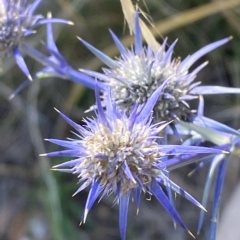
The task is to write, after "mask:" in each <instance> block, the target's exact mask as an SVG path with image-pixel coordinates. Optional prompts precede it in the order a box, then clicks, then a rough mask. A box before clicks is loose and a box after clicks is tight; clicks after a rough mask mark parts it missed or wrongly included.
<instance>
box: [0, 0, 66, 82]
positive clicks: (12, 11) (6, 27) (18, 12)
mask: <svg viewBox="0 0 240 240" xmlns="http://www.w3.org/2000/svg"><path fill="white" fill-rule="evenodd" d="M40 2H41V0H34V1H33V3H31V4H30V3H28V0H1V1H0V59H3V58H5V57H8V56H12V55H13V56H14V58H15V60H16V63H17V64H18V66H19V67H20V69H21V70H22V71H23V72H24V74H25V75H26V76H27V77H28V79H29V80H32V77H31V75H30V73H29V70H28V68H27V66H26V63H25V61H24V59H23V57H22V55H21V53H20V50H19V45H20V43H21V42H22V41H23V39H24V38H26V37H27V36H29V35H32V34H34V33H35V32H36V31H35V30H34V28H35V27H36V26H39V25H42V24H45V23H47V22H49V20H47V19H45V18H44V17H43V16H42V15H39V14H37V15H34V12H35V10H36V8H37V7H38V5H39V3H40ZM51 21H52V22H59V23H70V22H69V21H65V20H61V19H52V20H51Z"/></svg>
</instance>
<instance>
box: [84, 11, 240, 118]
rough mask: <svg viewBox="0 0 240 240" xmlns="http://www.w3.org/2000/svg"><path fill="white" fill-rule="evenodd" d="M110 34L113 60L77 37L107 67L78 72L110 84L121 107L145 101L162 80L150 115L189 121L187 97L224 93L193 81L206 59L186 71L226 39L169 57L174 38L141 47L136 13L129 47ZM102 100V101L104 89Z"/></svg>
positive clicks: (188, 99)
mask: <svg viewBox="0 0 240 240" xmlns="http://www.w3.org/2000/svg"><path fill="white" fill-rule="evenodd" d="M111 35H112V38H113V40H114V42H115V44H116V46H117V48H118V49H119V51H120V56H119V57H118V58H116V59H114V60H113V59H111V58H110V57H108V56H107V55H105V54H104V53H102V52H100V51H99V50H97V49H96V48H94V47H93V46H91V45H90V44H89V43H87V42H86V41H84V40H82V39H81V41H82V42H83V44H84V45H85V46H86V47H87V48H88V49H89V50H91V51H92V52H93V53H94V54H95V55H96V56H97V57H98V58H100V59H101V60H102V61H103V62H104V63H105V64H106V65H107V67H108V68H103V72H104V73H103V74H101V73H97V72H94V71H90V70H81V71H83V72H84V73H87V74H89V75H91V76H93V77H96V78H97V79H99V80H100V81H103V82H105V83H106V84H107V85H110V86H111V88H112V98H113V100H114V101H115V102H116V103H117V104H118V106H119V107H120V108H121V109H122V110H125V109H128V110H130V109H132V107H133V106H134V105H135V103H136V102H137V103H139V104H142V103H146V102H147V100H148V99H149V97H150V96H151V95H152V94H153V92H154V91H155V90H156V89H157V88H158V87H159V86H161V85H162V84H164V83H165V82H166V84H165V87H164V88H163V92H162V94H161V95H160V97H159V100H158V102H157V104H156V106H155V108H154V116H155V117H156V118H157V119H158V121H166V120H172V119H180V120H184V121H190V120H191V116H192V113H193V112H194V111H193V110H192V109H191V108H190V106H189V101H190V100H192V99H196V98H198V96H199V95H201V94H216V93H226V89H222V88H221V89H219V88H218V89H216V88H215V87H211V86H206V87H204V86H199V85H200V84H201V82H199V81H198V82H194V80H195V78H196V76H197V74H198V72H199V71H200V70H201V69H203V68H204V67H205V66H206V65H207V62H204V63H202V64H201V65H200V66H198V67H197V68H195V69H194V70H192V71H189V68H190V67H191V66H192V65H193V64H194V63H195V62H196V61H197V60H198V59H199V58H200V57H202V56H203V55H205V54H207V53H208V52H210V51H212V50H214V49H215V48H217V47H219V46H221V45H223V44H225V43H227V42H228V41H229V40H230V38H226V39H223V40H220V41H217V42H214V43H211V44H209V45H207V46H205V47H203V48H202V49H200V50H199V51H197V52H196V53H194V54H193V55H190V56H188V57H186V58H185V59H184V60H181V58H173V57H172V55H173V53H174V47H175V45H176V42H177V41H175V42H174V43H172V44H171V45H170V46H169V47H168V48H167V39H165V40H164V42H163V44H162V46H160V48H159V49H158V50H157V51H154V50H152V49H151V47H150V46H147V47H144V46H143V44H142V35H141V28H140V25H139V17H138V13H136V18H135V45H134V47H132V49H130V50H129V49H127V48H125V47H124V46H123V44H122V43H121V42H120V40H119V39H118V38H117V36H116V35H115V34H114V33H113V32H111ZM220 90H221V91H220ZM232 92H234V91H233V90H232ZM232 92H231V93H232ZM237 93H239V90H238V91H237ZM103 101H104V102H105V101H106V94H105V92H103Z"/></svg>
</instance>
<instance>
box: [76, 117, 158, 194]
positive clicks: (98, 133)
mask: <svg viewBox="0 0 240 240" xmlns="http://www.w3.org/2000/svg"><path fill="white" fill-rule="evenodd" d="M129 125H130V123H129V121H128V119H122V120H120V119H117V120H116V121H115V122H113V123H111V129H109V128H108V127H106V126H104V125H102V124H99V125H98V126H96V128H95V129H94V130H93V131H91V132H89V133H88V136H86V137H85V138H84V139H83V140H82V145H83V147H84V148H85V154H86V156H85V157H84V159H83V160H82V161H81V163H80V166H78V167H80V168H84V169H87V171H84V173H81V175H84V178H92V177H97V178H101V183H102V184H103V185H105V186H106V187H107V185H109V187H110V188H111V190H110V189H109V190H110V191H116V190H117V186H118V184H119V183H120V182H121V186H120V187H121V191H123V192H128V191H129V190H130V189H132V188H135V187H137V182H136V180H135V178H137V179H139V180H140V181H141V182H142V183H143V184H144V183H149V181H150V179H151V177H152V176H154V177H155V176H156V173H155V170H154V168H153V166H154V163H157V161H159V158H160V153H159V149H158V144H157V143H156V141H155V140H153V139H152V138H151V136H152V133H151V131H152V129H151V127H149V126H146V125H144V124H142V123H139V124H135V125H134V126H133V128H132V129H130V126H129ZM127 169H128V170H127ZM128 171H129V174H126V173H127V172H128Z"/></svg>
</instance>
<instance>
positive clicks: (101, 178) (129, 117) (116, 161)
mask: <svg viewBox="0 0 240 240" xmlns="http://www.w3.org/2000/svg"><path fill="white" fill-rule="evenodd" d="M161 92H162V86H161V87H159V88H158V89H157V90H156V91H155V92H154V93H153V94H152V96H151V97H150V98H149V99H148V100H147V102H146V104H145V105H139V104H135V106H134V107H133V109H132V111H131V112H130V114H126V112H123V111H119V109H118V107H117V106H116V104H115V103H112V101H111V99H112V96H111V92H110V90H108V94H107V101H106V110H105V111H104V110H103V105H102V103H101V100H100V97H99V93H98V89H96V105H97V111H96V113H97V117H96V118H93V119H85V126H81V125H78V124H76V123H75V122H73V121H72V120H70V119H69V118H68V117H66V116H65V115H64V114H62V113H60V112H59V113H60V115H61V116H62V117H63V118H64V120H66V121H67V122H68V123H69V124H70V125H71V126H72V127H73V128H74V129H75V130H76V131H77V133H76V136H78V137H79V139H68V140H58V139H47V141H49V142H52V143H54V144H57V145H60V146H63V147H65V148H67V150H63V151H57V152H51V153H47V154H43V155H45V156H50V157H53V156H71V157H74V159H72V160H70V161H67V162H64V163H61V164H59V165H56V166H54V167H53V169H54V170H57V171H62V172H70V173H73V174H76V175H77V176H78V178H79V182H81V183H82V185H81V186H80V187H79V188H78V190H77V191H76V192H75V194H77V193H79V192H81V191H82V190H83V189H85V188H86V187H88V186H90V191H89V194H88V198H87V201H86V206H85V209H84V213H83V217H82V222H83V223H85V221H86V217H87V215H88V212H89V210H90V209H91V207H92V205H93V204H94V202H95V201H96V199H97V198H98V197H100V198H101V197H104V196H105V195H109V194H114V195H115V197H116V202H118V203H119V228H120V233H121V238H122V239H125V238H126V226H127V212H128V205H129V200H130V198H133V199H134V201H135V203H136V205H137V209H138V208H139V204H140V195H141V193H142V192H143V193H149V194H151V195H153V196H155V197H156V198H157V200H158V201H159V202H160V203H161V204H162V205H163V207H164V208H165V209H166V211H167V212H168V213H169V214H170V215H171V217H172V218H173V219H174V221H175V222H177V223H178V224H180V225H181V226H182V227H183V228H184V229H186V230H187V231H188V233H189V234H191V232H190V231H189V230H188V229H187V227H186V225H185V224H184V222H183V221H182V219H181V218H180V216H179V214H178V212H177V211H176V209H175V207H174V206H173V205H172V204H171V201H170V200H169V199H168V197H167V195H166V194H165V192H164V191H163V189H162V187H161V185H163V186H166V187H167V188H170V189H172V190H173V191H174V192H176V193H178V194H180V195H182V196H183V197H185V198H186V199H188V200H189V201H190V202H192V203H193V204H195V205H196V206H198V207H200V208H201V209H203V208H202V206H201V205H200V204H199V203H198V201H197V200H195V199H194V198H193V197H192V196H191V195H190V194H189V193H187V192H186V191H184V190H183V189H182V188H181V187H179V186H178V185H177V184H176V183H174V182H172V181H171V180H170V179H169V178H168V174H167V172H166V171H165V170H164V169H163V168H162V167H161V162H162V161H163V159H164V158H167V156H168V155H181V154H191V153H195V154H217V153H221V152H222V151H221V150H217V149H211V148H205V147H192V146H181V145H177V146H175V145H160V144H159V141H158V140H159V132H161V130H163V129H164V128H165V127H166V125H167V124H168V123H157V124H152V121H153V116H152V109H153V107H154V106H155V104H156V102H157V101H158V99H159V96H160V94H161ZM75 194H74V195H75ZM191 235H192V234H191Z"/></svg>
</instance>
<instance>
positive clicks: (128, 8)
mask: <svg viewBox="0 0 240 240" xmlns="http://www.w3.org/2000/svg"><path fill="white" fill-rule="evenodd" d="M120 2H121V5H122V10H123V14H124V16H125V18H126V20H127V23H128V26H129V28H130V32H134V19H135V7H134V6H133V4H132V2H131V0H120ZM140 25H141V30H142V34H143V37H144V39H145V41H146V42H147V44H148V45H149V46H151V48H152V49H156V50H157V49H159V46H160V44H159V43H158V42H157V41H156V39H155V37H154V36H153V34H152V32H151V31H150V30H149V28H148V27H147V25H146V24H145V23H144V22H143V21H142V20H140Z"/></svg>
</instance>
